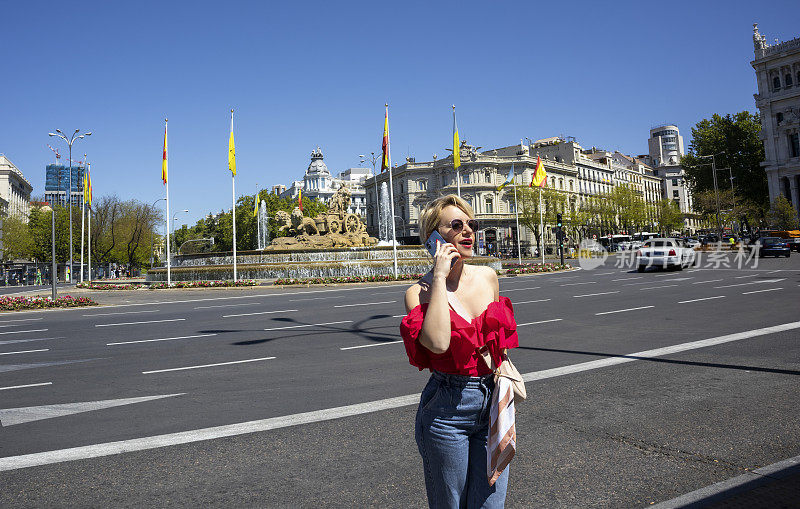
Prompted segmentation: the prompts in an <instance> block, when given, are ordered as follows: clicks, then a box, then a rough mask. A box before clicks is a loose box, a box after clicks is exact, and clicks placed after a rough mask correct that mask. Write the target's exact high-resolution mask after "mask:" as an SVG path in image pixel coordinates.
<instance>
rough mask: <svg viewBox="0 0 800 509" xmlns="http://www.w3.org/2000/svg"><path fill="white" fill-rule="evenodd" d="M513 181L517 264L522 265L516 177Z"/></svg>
mask: <svg viewBox="0 0 800 509" xmlns="http://www.w3.org/2000/svg"><path fill="white" fill-rule="evenodd" d="M513 179H514V181H513V184H514V212H516V214H517V256H518V257H519V264H520V265H522V247H520V246H521V244H522V235H521V233H522V232H520V231H519V203H518V202H517V179H516V176H514V177H513Z"/></svg>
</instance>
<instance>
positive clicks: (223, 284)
mask: <svg viewBox="0 0 800 509" xmlns="http://www.w3.org/2000/svg"><path fill="white" fill-rule="evenodd" d="M239 286H258V281H256V280H255V279H237V280H236V281H227V280H226V281H173V282H172V284H169V285H168V284H167V283H153V284H151V285H150V286H148V288H149V289H150V290H162V289H164V288H230V287H239Z"/></svg>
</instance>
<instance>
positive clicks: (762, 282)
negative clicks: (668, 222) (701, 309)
mask: <svg viewBox="0 0 800 509" xmlns="http://www.w3.org/2000/svg"><path fill="white" fill-rule="evenodd" d="M785 280H786V278H781V279H765V280H764V281H750V282H749V283H736V284H735V285H722V286H715V287H714V288H733V287H734V286H748V285H760V284H764V283H779V282H781V281H785ZM0 334H1V333H0Z"/></svg>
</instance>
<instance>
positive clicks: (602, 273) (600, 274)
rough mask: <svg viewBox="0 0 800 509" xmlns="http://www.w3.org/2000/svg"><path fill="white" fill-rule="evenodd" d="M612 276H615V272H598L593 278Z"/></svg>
mask: <svg viewBox="0 0 800 509" xmlns="http://www.w3.org/2000/svg"><path fill="white" fill-rule="evenodd" d="M612 274H616V272H598V273H596V274H595V276H610V275H612Z"/></svg>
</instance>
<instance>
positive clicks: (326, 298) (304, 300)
mask: <svg viewBox="0 0 800 509" xmlns="http://www.w3.org/2000/svg"><path fill="white" fill-rule="evenodd" d="M329 299H341V297H311V298H308V299H289V302H307V301H310V300H329Z"/></svg>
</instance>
